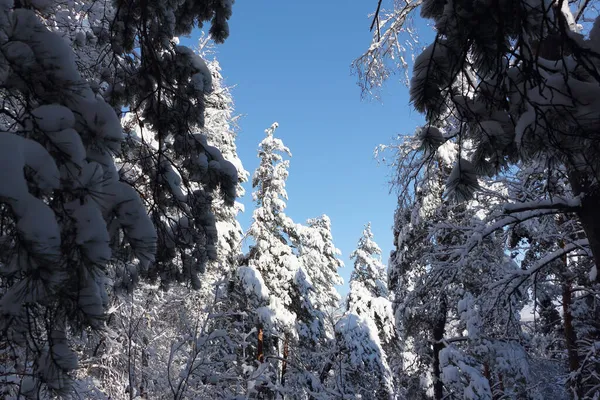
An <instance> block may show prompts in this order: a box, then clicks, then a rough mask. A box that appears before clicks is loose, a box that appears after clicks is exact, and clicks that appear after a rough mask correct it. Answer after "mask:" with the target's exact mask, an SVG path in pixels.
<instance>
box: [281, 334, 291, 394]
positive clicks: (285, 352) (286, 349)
mask: <svg viewBox="0 0 600 400" xmlns="http://www.w3.org/2000/svg"><path fill="white" fill-rule="evenodd" d="M289 352H290V337H289V336H288V335H287V334H286V335H285V338H284V339H283V362H282V363H281V386H283V385H285V373H286V371H287V359H288V355H289Z"/></svg>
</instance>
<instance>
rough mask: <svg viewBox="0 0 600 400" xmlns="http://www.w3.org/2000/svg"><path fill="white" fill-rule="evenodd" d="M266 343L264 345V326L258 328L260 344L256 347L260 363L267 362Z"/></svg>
mask: <svg viewBox="0 0 600 400" xmlns="http://www.w3.org/2000/svg"><path fill="white" fill-rule="evenodd" d="M264 348H265V343H264V332H263V327H262V325H259V326H258V343H257V345H256V359H257V360H258V361H259V362H261V363H262V362H264V361H265V350H264Z"/></svg>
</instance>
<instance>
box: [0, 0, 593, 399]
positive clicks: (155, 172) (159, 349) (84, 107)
mask: <svg viewBox="0 0 600 400" xmlns="http://www.w3.org/2000/svg"><path fill="white" fill-rule="evenodd" d="M369 1H370V2H371V3H372V4H371V5H370V6H371V8H372V14H371V15H369V16H368V19H367V18H365V21H367V22H366V24H365V26H349V27H347V29H352V30H354V29H356V30H358V29H360V30H363V31H364V32H365V35H366V36H367V37H368V40H369V41H370V43H371V44H370V46H367V47H366V48H364V49H363V52H362V54H360V53H359V54H356V57H355V60H354V61H352V60H348V64H349V65H350V64H351V71H353V73H354V75H355V79H356V80H357V83H358V86H359V87H358V88H356V96H357V97H361V96H363V97H373V98H376V97H377V96H378V91H380V90H382V89H383V88H385V87H386V86H387V84H388V83H389V80H390V79H396V78H397V77H400V78H401V79H402V80H405V81H406V87H404V88H403V89H402V90H406V91H407V92H408V93H409V96H410V104H408V103H407V104H406V107H412V108H413V109H414V110H416V112H418V113H419V115H420V116H421V117H422V126H420V127H419V128H418V129H417V130H416V131H415V132H404V133H403V134H402V135H401V136H398V137H397V138H396V139H390V141H389V142H388V143H382V144H381V146H379V147H378V148H377V149H364V151H365V152H367V153H369V154H371V153H373V152H374V151H375V153H376V155H378V156H381V155H383V154H385V162H386V163H387V168H388V170H389V171H391V177H392V178H391V181H390V191H391V193H392V195H393V196H394V198H395V199H397V208H396V211H395V213H391V214H390V215H389V235H390V237H391V238H393V245H394V249H393V251H392V252H391V254H383V252H382V250H381V248H380V246H379V245H378V244H377V243H376V240H378V239H383V238H379V237H377V238H376V237H375V236H374V234H373V230H372V226H371V224H370V223H369V219H366V220H365V221H364V226H361V227H359V229H362V235H360V236H358V237H356V238H355V243H356V244H355V250H354V251H353V252H352V253H351V254H348V255H347V256H349V259H350V260H352V262H351V264H350V265H344V262H343V258H342V254H341V251H340V250H338V246H337V245H336V241H335V238H334V235H333V234H332V225H334V224H335V223H336V221H335V220H333V221H332V219H331V218H330V217H328V216H327V215H325V214H323V210H320V209H319V197H318V195H315V196H314V201H313V202H312V204H311V210H312V211H313V215H315V217H314V218H310V219H308V220H306V221H295V220H294V219H293V218H292V217H291V216H290V215H288V213H287V212H288V209H287V203H288V195H287V192H286V182H287V180H288V175H289V172H290V169H289V167H290V161H291V157H292V152H291V150H294V149H289V148H288V147H287V146H286V145H285V144H284V142H283V140H282V139H281V137H280V136H279V135H280V134H281V132H283V131H284V130H285V129H286V128H285V126H284V125H282V126H281V128H280V127H279V124H278V123H276V122H275V123H272V122H273V121H275V120H277V115H273V119H272V120H271V121H266V122H265V128H267V129H266V130H265V131H264V134H262V133H261V137H262V140H261V141H257V143H256V148H255V150H256V153H255V154H256V155H257V157H258V167H257V168H256V170H254V171H247V170H246V169H245V168H244V163H245V162H246V160H241V159H240V157H239V154H238V150H239V149H238V147H237V146H236V137H237V134H238V132H239V126H240V125H243V118H240V116H239V115H238V114H237V113H236V110H235V108H234V98H233V95H232V90H231V86H228V84H229V83H230V82H227V83H226V81H225V78H224V77H226V76H227V71H223V70H222V69H221V65H220V64H219V61H218V57H219V55H218V54H219V53H218V51H219V46H220V45H221V44H222V43H224V42H225V41H226V40H227V39H228V37H229V35H230V34H231V35H232V36H234V35H236V31H235V29H231V32H230V26H229V21H230V18H231V16H232V13H233V15H234V14H235V12H236V4H234V1H233V0H60V1H59V0H0V97H1V98H2V103H3V106H2V110H0V124H1V125H2V133H1V134H0V399H6V400H11V399H44V400H45V399H90V400H108V399H111V400H121V399H123V400H125V399H130V400H133V399H174V400H183V399H231V400H234V399H235V400H241V399H290V400H291V399H306V400H325V399H377V400H382V399H386V400H425V399H432V400H442V399H446V400H449V399H466V400H467V399H468V400H475V399H481V400H501V399H523V400H544V399H552V400H562V399H565V400H567V399H569V400H571V399H572V400H579V399H589V400H600V275H599V274H598V265H599V264H600V16H599V15H600V3H599V2H597V1H596V0H568V1H567V0H394V1H392V0H385V1H384V0H369ZM365 17H367V16H365ZM240 18H244V16H243V15H241V16H240ZM415 21H424V22H423V24H425V25H426V26H429V27H430V29H431V30H432V31H433V35H432V39H431V40H429V41H427V42H425V41H423V40H421V39H420V36H419V34H420V32H419V29H417V28H416V26H417V25H418V24H416V23H415ZM201 30H202V31H203V32H205V33H203V34H201V35H200V34H198V32H200V31H201ZM193 33H194V34H197V35H199V36H200V43H199V45H198V46H197V47H196V48H191V47H188V46H184V45H183V44H182V43H183V41H180V38H184V37H189V36H190V35H192V34H193ZM340 40H341V39H340ZM240 61H241V60H240ZM233 83H234V84H235V82H233ZM271 123H272V124H271ZM398 125H399V127H401V125H402V121H398ZM594 132H596V134H597V136H594V135H596V134H595V133H594ZM395 133H396V132H389V137H390V138H391V137H393V135H394V134H395ZM329 134H331V135H336V134H339V135H342V133H341V132H339V133H336V132H335V131H331V132H330V133H329ZM299 173H301V172H299ZM292 176H293V174H292ZM246 183H247V184H248V185H249V187H251V188H252V192H251V193H245V189H244V186H245V185H246ZM307 190H309V189H307ZM359 195H360V194H359ZM246 196H251V199H252V204H253V209H250V210H249V209H244V207H243V205H242V204H241V203H240V199H241V198H243V197H246ZM290 208H291V207H290ZM242 213H249V214H250V215H251V223H250V224H249V226H245V227H244V226H242V224H241V223H240V215H241V214H242ZM342 269H348V270H350V271H351V272H349V276H350V279H349V281H348V282H343V279H342V277H341V275H340V271H341V270H342ZM342 285H346V286H345V287H346V288H347V293H343V295H342V293H341V292H340V287H342Z"/></svg>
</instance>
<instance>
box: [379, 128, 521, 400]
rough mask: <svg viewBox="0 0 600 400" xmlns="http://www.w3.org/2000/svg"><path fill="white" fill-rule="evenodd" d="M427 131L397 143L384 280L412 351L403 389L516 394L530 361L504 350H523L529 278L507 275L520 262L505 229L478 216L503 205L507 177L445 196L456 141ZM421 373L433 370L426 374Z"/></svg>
mask: <svg viewBox="0 0 600 400" xmlns="http://www.w3.org/2000/svg"><path fill="white" fill-rule="evenodd" d="M433 135H434V133H431V132H426V133H424V132H420V133H419V134H418V135H417V138H408V139H406V140H405V141H403V142H402V143H401V144H400V145H399V146H398V149H397V163H398V164H397V168H398V173H399V175H398V180H397V182H396V183H397V184H398V185H399V186H398V193H399V205H398V210H397V212H396V224H395V229H394V232H395V233H394V236H395V237H394V243H395V246H396V250H395V251H394V252H393V254H392V256H391V257H390V262H389V282H390V289H391V291H392V292H393V293H394V300H395V304H394V307H395V309H396V316H397V323H398V329H399V330H400V332H402V336H403V338H404V339H405V340H406V342H405V344H406V347H405V350H406V351H407V352H408V354H409V356H408V360H407V362H406V363H405V366H406V368H405V370H404V374H405V375H406V379H404V385H406V390H407V396H408V397H409V398H410V397H415V396H417V397H418V396H421V395H423V392H424V389H429V390H431V395H433V397H434V398H436V399H440V398H443V397H444V396H466V398H486V396H488V397H490V398H491V397H492V396H509V397H511V396H516V397H517V398H519V397H518V396H521V395H522V394H523V393H525V392H526V390H527V378H528V366H527V363H522V362H521V361H519V360H521V358H515V359H514V360H513V359H512V358H511V356H510V354H521V355H524V348H523V344H525V336H524V335H523V334H522V332H521V326H520V324H519V312H520V310H521V309H522V307H523V305H524V302H525V301H526V297H525V295H526V293H527V288H523V287H522V285H523V283H524V282H523V281H520V282H519V283H515V282H514V281H513V280H512V279H511V278H514V277H515V276H518V275H519V273H520V272H522V271H519V269H518V267H517V264H516V263H515V262H513V261H512V260H510V259H509V258H508V257H507V256H506V248H505V241H506V236H505V234H503V233H501V232H497V233H494V232H495V230H494V229H491V230H490V231H489V232H487V231H486V230H485V229H486V228H487V224H488V221H486V220H482V218H486V217H487V216H488V214H489V215H491V216H494V215H496V214H499V215H502V213H503V211H502V204H503V202H504V198H505V196H504V195H503V193H505V192H506V189H505V186H506V182H504V181H499V182H493V181H487V182H481V185H482V187H485V188H486V190H485V192H482V193H477V195H476V197H475V199H473V200H470V201H468V202H463V203H458V204H457V203H453V202H449V201H447V200H445V199H444V196H443V195H444V192H445V182H446V181H447V180H448V179H449V178H450V177H451V176H452V168H451V165H452V162H453V158H454V152H456V151H459V149H458V146H457V145H455V144H453V143H451V142H446V143H445V144H444V145H443V146H440V147H437V148H436V147H432V146H428V145H427V144H428V143H430V141H429V142H428V141H427V140H425V139H427V138H431V137H433ZM422 158H428V159H430V161H431V162H430V163H425V164H423V160H422ZM472 238H477V239H473V241H470V240H471V239H472ZM525 281H526V282H528V280H527V278H526V279H525ZM499 282H500V283H499ZM424 374H431V379H430V381H429V382H428V383H426V382H424V381H423V380H422V379H421V377H422V376H423V375H424ZM499 382H500V383H499ZM419 393H421V394H419ZM478 396H479V397H478Z"/></svg>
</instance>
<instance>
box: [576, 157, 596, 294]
mask: <svg viewBox="0 0 600 400" xmlns="http://www.w3.org/2000/svg"><path fill="white" fill-rule="evenodd" d="M569 183H570V184H571V188H572V189H573V194H575V195H576V196H579V195H582V197H583V198H582V199H581V208H580V209H579V210H578V211H577V217H578V218H579V222H580V223H581V226H582V228H583V231H584V232H585V236H586V238H587V240H588V242H589V243H590V250H592V255H593V256H594V264H595V265H596V269H598V266H600V207H599V205H600V191H599V189H598V188H597V187H596V186H595V185H593V184H591V183H590V182H589V179H588V177H587V176H582V174H581V173H580V172H579V171H575V170H573V169H572V168H571V169H570V170H569ZM592 283H600V273H596V279H595V282H592Z"/></svg>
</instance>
